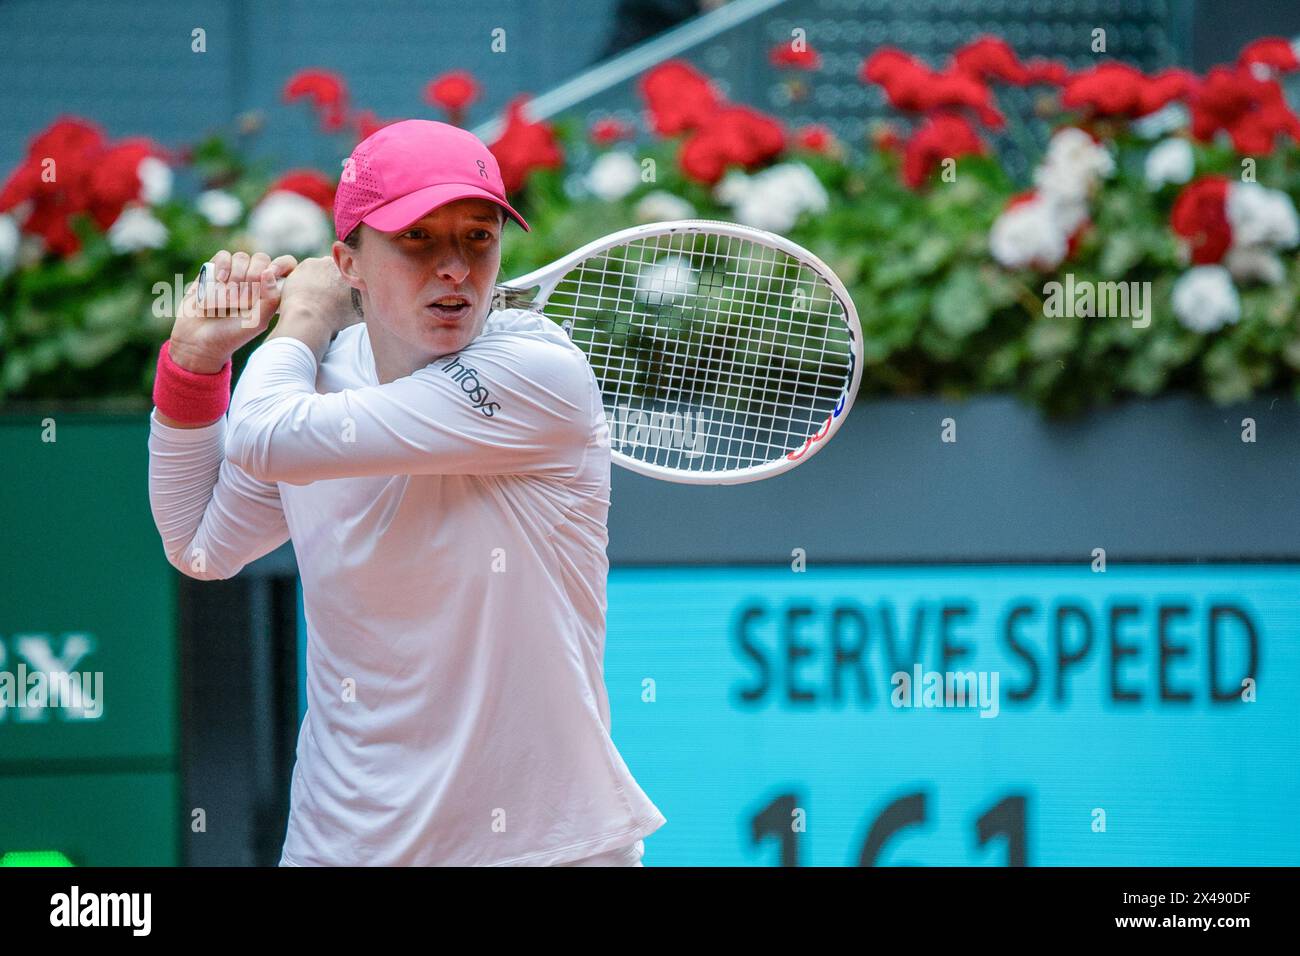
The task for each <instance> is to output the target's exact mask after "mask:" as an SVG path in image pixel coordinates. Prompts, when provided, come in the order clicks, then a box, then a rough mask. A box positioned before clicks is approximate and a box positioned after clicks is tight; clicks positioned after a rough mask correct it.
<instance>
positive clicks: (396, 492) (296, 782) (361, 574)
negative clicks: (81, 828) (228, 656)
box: [149, 120, 666, 866]
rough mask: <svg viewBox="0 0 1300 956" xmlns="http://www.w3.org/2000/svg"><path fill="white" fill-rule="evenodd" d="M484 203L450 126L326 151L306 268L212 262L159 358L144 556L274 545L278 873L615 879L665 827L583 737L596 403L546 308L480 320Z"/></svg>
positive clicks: (596, 643) (594, 712)
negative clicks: (287, 570) (550, 872)
mask: <svg viewBox="0 0 1300 956" xmlns="http://www.w3.org/2000/svg"><path fill="white" fill-rule="evenodd" d="M507 216H508V217H509V218H512V219H514V220H515V221H516V222H518V223H519V225H520V226H521V227H523V228H524V229H528V225H527V223H525V222H524V220H523V219H522V217H520V215H519V214H518V213H517V212H516V211H515V210H514V209H512V208H511V207H510V205H509V203H508V202H507V200H506V193H505V187H504V185H503V183H502V180H501V174H500V171H499V169H498V166H497V162H496V160H495V158H494V157H493V156H492V154H491V153H490V152H489V151H488V150H487V148H486V147H485V146H484V145H483V144H482V142H480V141H479V140H478V139H477V138H476V137H475V136H473V134H471V133H468V132H466V131H464V130H461V129H457V128H456V127H453V126H448V125H446V124H443V123H436V122H431V121H426V120H407V121H404V122H399V123H395V124H393V125H390V126H387V127H384V128H383V129H381V130H379V131H378V132H376V133H374V134H373V135H372V136H370V137H368V138H367V139H366V140H364V141H363V142H362V143H360V144H359V145H358V146H357V147H356V149H355V150H354V151H353V153H352V156H351V158H350V159H349V160H348V162H347V163H346V164H345V166H344V170H343V175H342V179H341V182H340V184H339V188H338V192H337V196H336V200H335V206H334V221H335V228H336V234H337V236H338V238H339V240H340V241H337V242H335V243H334V245H333V249H332V259H309V260H306V261H304V262H303V263H301V264H298V263H296V262H294V260H293V259H292V258H291V257H280V258H279V259H276V260H275V261H274V262H272V261H271V260H270V257H269V256H266V255H264V254H258V255H253V256H249V255H247V254H246V253H235V254H234V255H231V254H229V253H228V252H224V251H223V252H221V253H218V254H217V255H216V256H215V257H214V258H213V260H212V262H211V264H210V268H211V269H212V270H213V272H214V273H215V275H214V276H213V281H211V282H208V283H206V284H205V286H204V289H203V299H204V301H203V303H202V304H200V303H199V302H198V301H197V292H198V288H197V287H198V283H194V284H192V285H191V286H190V288H189V289H188V290H187V295H186V299H185V303H184V306H183V308H182V309H181V310H180V314H179V315H178V318H177V320H176V323H175V327H174V328H173V331H172V334H171V338H170V340H169V342H167V343H165V344H164V345H163V347H162V349H161V350H160V353H159V362H158V380H157V385H156V387H155V391H154V399H155V405H156V406H157V407H156V408H155V410H154V412H153V415H152V418H151V429H150V438H149V452H150V460H149V493H150V501H151V505H152V509H153V514H154V519H155V523H156V524H157V527H158V530H159V533H160V535H161V537H162V541H163V545H164V548H165V550H166V553H167V557H168V560H169V561H170V562H171V563H172V564H173V565H174V566H175V567H176V568H178V569H179V570H180V571H182V572H183V573H185V574H187V575H189V576H190V577H194V578H198V579H201V580H208V579H220V578H228V577H231V576H232V575H234V574H236V573H237V572H238V571H239V570H240V569H241V568H242V567H243V566H244V565H245V564H246V563H248V562H250V561H252V560H254V559H255V558H258V557H260V556H261V555H263V554H265V553H267V552H269V551H271V550H272V549H274V548H276V547H278V546H279V545H280V544H282V543H283V542H284V541H285V540H286V539H291V540H292V541H293V546H294V552H295V554H296V556H297V562H298V569H299V573H300V574H301V578H302V587H303V594H304V603H305V609H306V618H307V620H306V624H307V632H308V645H307V701H308V709H307V715H306V718H305V719H304V721H303V724H302V727H301V730H300V732H299V736H298V747H297V766H296V768H295V771H294V775H293V784H292V790H291V798H290V802H291V810H290V817H289V825H288V832H287V834H286V838H285V843H284V849H283V854H282V857H281V861H280V862H281V865H300V866H308V865H631V866H639V865H641V863H640V860H641V856H642V853H643V851H644V843H643V838H644V837H646V836H648V835H649V834H650V833H652V832H654V831H655V830H656V829H658V828H659V827H660V826H662V825H663V824H664V823H665V822H666V821H665V819H664V817H663V815H662V814H661V813H660V812H659V810H658V809H657V808H656V807H655V805H654V804H653V803H652V802H651V801H650V800H649V798H648V797H647V796H646V795H645V793H644V792H642V790H641V788H640V787H639V786H638V785H637V783H636V781H635V780H634V779H633V777H632V775H631V773H630V772H629V770H628V768H627V766H626V764H625V763H624V761H623V759H622V758H621V756H620V755H619V753H618V751H617V749H616V748H615V746H614V743H613V741H612V739H611V736H610V715H609V704H608V698H607V694H606V689H605V685H604V678H603V655H604V639H605V607H606V600H605V581H606V575H607V572H608V561H607V558H606V554H605V548H606V543H607V541H608V535H607V531H606V517H607V514H608V508H609V472H610V446H609V433H608V429H607V427H606V423H605V416H604V410H603V408H602V403H601V395H600V391H599V388H598V385H597V382H596V380H595V377H594V375H593V374H592V371H591V369H590V367H589V365H588V363H587V361H586V359H585V357H584V356H583V354H582V353H581V351H579V350H578V348H577V347H576V346H574V345H572V344H571V343H570V341H569V339H568V337H567V336H566V335H565V334H564V332H563V331H561V330H560V329H558V328H557V327H556V326H555V325H554V324H553V323H552V322H550V321H549V320H547V319H545V318H542V317H540V316H537V315H535V314H531V313H528V312H523V311H519V310H504V311H497V312H492V311H491V306H492V300H491V293H492V289H493V285H494V283H495V282H496V278H497V272H498V269H499V265H500V244H499V241H500V233H501V230H502V228H504V226H505V220H506V218H507ZM280 277H283V286H282V288H281V289H280V290H279V291H277V288H276V282H275V280H276V279H277V278H280ZM249 290H252V291H253V292H254V298H255V300H256V301H255V302H254V303H253V305H252V307H251V308H250V309H248V310H245V311H244V312H242V313H240V312H238V311H236V312H234V314H231V310H230V309H228V308H225V307H224V306H223V305H222V302H223V300H225V301H227V302H228V301H231V300H232V299H233V297H235V296H236V295H237V294H238V293H239V292H240V291H242V292H244V293H247V292H248V291H249ZM354 306H355V307H359V310H360V313H361V314H362V316H363V321H360V322H358V321H357V314H356V312H354ZM277 309H278V311H279V313H280V318H279V320H278V322H277V323H276V326H275V328H274V329H273V330H272V332H271V334H270V335H269V336H268V337H267V340H266V341H265V342H264V343H263V344H262V345H261V346H260V347H259V348H258V349H257V350H256V351H255V352H254V353H253V355H252V356H251V357H250V359H249V361H248V364H247V366H246V368H245V370H244V372H243V374H242V375H241V377H240V380H239V384H238V387H237V388H236V389H235V394H234V396H233V398H232V397H231V396H230V393H229V380H230V356H231V355H232V354H233V353H234V351H235V350H236V349H237V348H239V347H240V346H241V345H243V344H245V343H247V342H248V341H250V340H251V339H252V338H253V337H255V336H256V335H257V334H258V333H259V332H260V331H262V330H263V329H265V328H266V327H267V324H268V323H269V321H270V318H271V316H272V315H273V314H274V313H275V312H276V311H277ZM489 313H491V314H489ZM227 401H229V416H228V419H227V417H226V414H225V412H226V403H227Z"/></svg>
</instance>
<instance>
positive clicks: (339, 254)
mask: <svg viewBox="0 0 1300 956" xmlns="http://www.w3.org/2000/svg"><path fill="white" fill-rule="evenodd" d="M330 254H331V255H332V256H333V257H334V265H335V266H337V267H338V270H339V273H340V275H342V276H343V279H344V281H346V282H347V284H348V285H350V286H352V288H354V289H357V290H364V289H365V287H366V281H365V280H364V279H362V278H361V274H360V273H359V272H357V250H356V249H355V248H353V247H352V246H350V245H348V244H347V243H346V242H342V241H340V240H338V239H335V240H334V244H333V245H332V246H331V247H330Z"/></svg>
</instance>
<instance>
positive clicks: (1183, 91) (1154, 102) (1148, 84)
mask: <svg viewBox="0 0 1300 956" xmlns="http://www.w3.org/2000/svg"><path fill="white" fill-rule="evenodd" d="M1198 85H1199V81H1198V80H1197V79H1196V74H1195V73H1192V72H1191V71H1190V70H1180V69H1169V70H1161V71H1160V72H1159V73H1157V74H1156V75H1155V76H1152V77H1144V78H1143V83H1142V87H1141V89H1140V90H1139V91H1138V109H1139V110H1141V112H1140V113H1138V115H1139V116H1146V115H1147V114H1148V113H1154V112H1155V111H1156V110H1158V109H1160V108H1161V107H1163V106H1167V105H1168V104H1169V103H1172V102H1173V101H1174V100H1185V99H1187V98H1188V97H1189V96H1191V95H1192V94H1193V93H1195V92H1196V88H1197V86H1198Z"/></svg>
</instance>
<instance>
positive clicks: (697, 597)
mask: <svg viewBox="0 0 1300 956" xmlns="http://www.w3.org/2000/svg"><path fill="white" fill-rule="evenodd" d="M605 679H606V685H607V687H608V689H609V695H610V710H611V717H612V720H613V736H614V741H615V743H616V744H617V745H618V748H619V751H620V752H621V753H622V754H623V757H624V759H625V760H626V761H627V763H628V765H629V767H630V768H631V770H632V773H633V774H634V776H635V777H636V779H637V781H638V782H639V783H640V784H641V786H642V788H643V789H644V790H645V791H646V793H647V794H648V795H649V796H650V798H651V800H653V801H654V802H655V804H656V805H657V806H658V807H659V809H660V810H661V811H662V812H663V814H664V816H665V817H666V818H667V821H668V822H667V824H666V825H665V826H663V827H661V828H660V829H659V830H658V831H657V832H656V833H655V834H653V835H652V836H651V837H649V838H648V839H647V840H646V856H645V863H646V865H648V866H653V865H681V866H694V865H714V866H736V865H756V866H771V865H778V864H782V863H785V864H791V865H802V866H809V865H812V866H819V865H992V866H999V865H1007V864H1012V863H1016V864H1028V865H1031V866H1044V865H1082V866H1144V865H1172V866H1185V865H1225V866H1234V865H1282V864H1295V863H1298V862H1300V824H1297V818H1296V807H1297V805H1300V696H1298V688H1300V566H1292V565H1263V564H1241V565H1224V564H1218V565H1140V566H1134V565H1129V566H1116V565H1114V564H1111V566H1110V567H1109V568H1108V569H1107V570H1105V571H1102V572H1094V571H1093V570H1092V569H1091V567H1090V566H1089V565H1088V564H1086V563H1084V564H1082V565H1080V566H1078V567H1076V566H1064V565H1059V566H1058V565H1041V564H1040V565H1034V564H1027V565H988V566H972V565H961V566H934V565H929V566H915V567H912V566H837V567H831V568H816V567H809V568H808V569H807V570H806V571H795V570H793V569H792V568H784V567H782V568H710V567H704V568H701V567H672V568H614V569H612V570H611V573H610V578H609V611H608V628H607V642H606V652H605Z"/></svg>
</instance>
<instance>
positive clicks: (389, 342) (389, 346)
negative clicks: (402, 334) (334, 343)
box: [365, 317, 438, 385]
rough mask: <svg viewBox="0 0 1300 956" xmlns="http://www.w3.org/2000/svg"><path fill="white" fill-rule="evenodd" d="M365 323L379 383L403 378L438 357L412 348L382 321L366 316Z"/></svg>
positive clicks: (383, 383)
mask: <svg viewBox="0 0 1300 956" xmlns="http://www.w3.org/2000/svg"><path fill="white" fill-rule="evenodd" d="M365 323H366V334H367V335H368V336H369V338H370V352H371V354H372V355H373V356H374V359H375V378H376V379H377V380H378V382H379V384H380V385H387V384H388V383H389V382H395V381H397V380H398V379H399V378H405V377H406V376H407V375H410V374H411V373H412V372H414V371H416V370H417V369H422V368H424V367H425V366H426V365H428V364H429V363H430V362H432V361H433V360H434V359H436V358H437V357H438V356H436V355H434V354H432V353H430V352H426V351H424V350H422V349H417V348H413V347H412V346H411V344H410V343H409V342H406V341H403V340H402V339H400V338H398V337H397V336H396V335H394V334H393V333H392V332H390V331H389V330H388V328H387V327H386V326H385V325H384V324H383V323H382V322H377V321H374V320H372V319H370V318H369V317H367V318H366V319H365Z"/></svg>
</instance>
